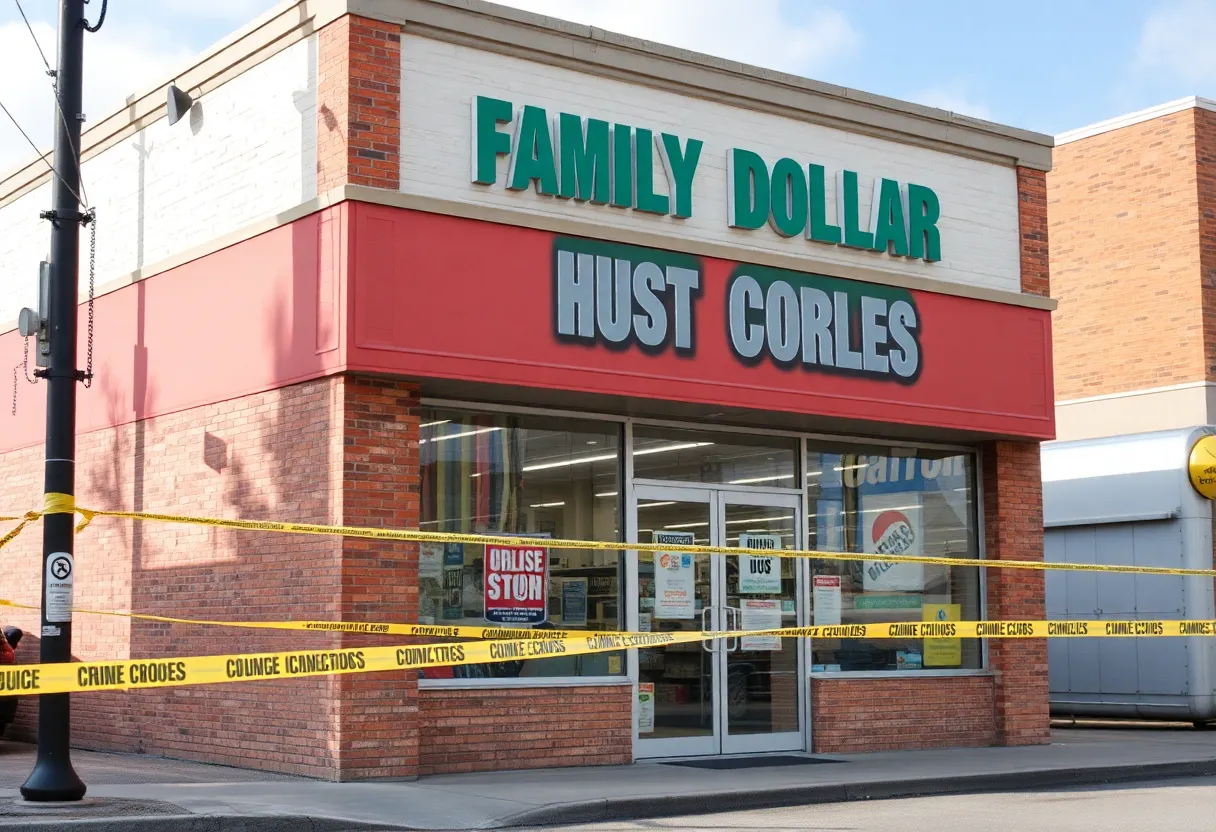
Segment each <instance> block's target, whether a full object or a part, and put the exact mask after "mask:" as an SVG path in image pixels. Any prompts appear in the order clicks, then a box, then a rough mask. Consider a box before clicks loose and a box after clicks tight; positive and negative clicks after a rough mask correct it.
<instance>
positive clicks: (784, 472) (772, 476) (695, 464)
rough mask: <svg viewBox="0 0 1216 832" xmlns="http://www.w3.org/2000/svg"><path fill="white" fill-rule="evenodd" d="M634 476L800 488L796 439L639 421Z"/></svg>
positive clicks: (634, 457)
mask: <svg viewBox="0 0 1216 832" xmlns="http://www.w3.org/2000/svg"><path fill="white" fill-rule="evenodd" d="M633 475H634V477H636V478H638V479H647V480H681V481H683V482H703V483H723V484H727V485H754V486H757V487H766V488H797V487H798V440H797V439H791V438H788V437H781V436H749V435H748V434H745V433H706V432H704V431H699V430H679V429H676V428H660V427H651V426H648V425H636V426H635V427H634V429H633Z"/></svg>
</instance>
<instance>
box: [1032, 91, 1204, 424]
mask: <svg viewBox="0 0 1216 832" xmlns="http://www.w3.org/2000/svg"><path fill="white" fill-rule="evenodd" d="M1056 141H1057V149H1056V152H1055V159H1054V164H1053V168H1052V171H1051V172H1050V173H1049V174H1048V176H1047V198H1048V204H1047V213H1048V221H1049V223H1050V239H1051V249H1050V261H1051V284H1052V285H1051V288H1052V296H1053V297H1054V298H1056V300H1057V301H1058V302H1059V306H1058V307H1057V310H1056V312H1055V314H1054V316H1053V341H1054V354H1055V387H1056V429H1057V436H1058V437H1059V438H1060V439H1083V438H1093V437H1100V436H1114V435H1119V434H1124V433H1137V432H1143V431H1151V430H1164V429H1172V428H1181V427H1188V426H1192V425H1200V424H1212V423H1216V296H1214V295H1213V292H1214V291H1216V102H1212V101H1209V100H1206V99H1203V98H1187V99H1182V100H1179V101H1175V102H1170V103H1168V104H1164V105H1161V106H1158V107H1154V108H1150V109H1148V110H1144V111H1141V112H1138V113H1132V114H1129V115H1127V116H1123V117H1120V118H1117V119H1112V120H1110V121H1108V122H1103V123H1101V124H1097V125H1092V126H1090V127H1085V128H1081V129H1079V130H1074V131H1072V132H1070V133H1065V134H1062V135H1060V136H1058V137H1057V139H1056Z"/></svg>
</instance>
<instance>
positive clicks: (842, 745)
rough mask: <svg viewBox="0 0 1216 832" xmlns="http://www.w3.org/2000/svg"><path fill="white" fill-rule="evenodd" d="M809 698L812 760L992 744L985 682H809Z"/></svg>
mask: <svg viewBox="0 0 1216 832" xmlns="http://www.w3.org/2000/svg"><path fill="white" fill-rule="evenodd" d="M811 696H812V699H811V722H812V728H811V741H812V743H813V744H814V751H815V752H816V753H818V754H844V753H849V752H857V751H899V750H903V749H912V748H949V747H965V746H983V745H992V744H993V742H995V740H996V732H995V728H994V724H993V722H994V720H993V680H992V677H990V676H957V677H953V678H950V677H946V678H937V679H934V678H919V679H918V678H886V679H851V680H845V679H812V680H811ZM1044 697H1046V694H1044ZM1044 704H1046V698H1044Z"/></svg>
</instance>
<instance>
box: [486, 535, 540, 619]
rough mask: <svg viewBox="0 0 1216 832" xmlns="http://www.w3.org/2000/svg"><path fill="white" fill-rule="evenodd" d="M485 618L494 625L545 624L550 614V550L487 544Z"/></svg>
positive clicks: (535, 547)
mask: <svg viewBox="0 0 1216 832" xmlns="http://www.w3.org/2000/svg"><path fill="white" fill-rule="evenodd" d="M484 562H485V571H484V582H483V585H484V587H485V602H486V605H485V618H486V621H489V622H490V623H492V624H541V623H543V622H544V621H545V620H546V619H547V618H548V617H549V614H548V602H549V550H548V549H546V548H544V547H541V546H487V547H486V556H485V561H484Z"/></svg>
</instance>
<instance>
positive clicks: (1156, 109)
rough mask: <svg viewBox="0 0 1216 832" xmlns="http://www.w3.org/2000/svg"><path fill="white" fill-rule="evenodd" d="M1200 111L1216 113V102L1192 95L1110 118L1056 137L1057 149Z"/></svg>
mask: <svg viewBox="0 0 1216 832" xmlns="http://www.w3.org/2000/svg"><path fill="white" fill-rule="evenodd" d="M1190 109H1199V110H1211V111H1213V112H1216V101H1212V100H1211V99H1209V98H1200V97H1199V96H1197V95H1190V96H1187V97H1186V98H1179V99H1177V100H1175V101H1167V102H1165V103H1164V104H1157V105H1156V106H1153V107H1148V108H1146V109H1143V110H1137V111H1136V112H1134V113H1127V114H1126V115H1122V116H1115V117H1114V118H1108V119H1106V121H1099V122H1097V123H1096V124H1090V125H1088V126H1086V127H1078V128H1077V129H1075V130H1067V131H1065V132H1063V133H1060V134H1059V135H1058V136H1056V147H1059V146H1060V145H1062V144H1068V143H1069V142H1075V141H1080V140H1081V139H1088V138H1089V137H1090V136H1097V135H1100V134H1102V133H1109V132H1111V131H1112V130H1119V129H1122V128H1124V127H1130V126H1131V125H1133V124H1139V123H1140V122H1142V121H1151V120H1152V119H1155V118H1161V117H1162V116H1168V115H1173V114H1174V113H1180V112H1182V111H1183V110H1190Z"/></svg>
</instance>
